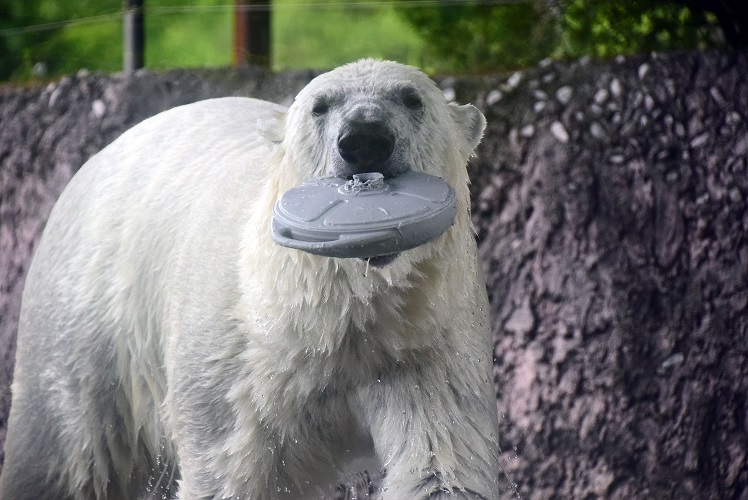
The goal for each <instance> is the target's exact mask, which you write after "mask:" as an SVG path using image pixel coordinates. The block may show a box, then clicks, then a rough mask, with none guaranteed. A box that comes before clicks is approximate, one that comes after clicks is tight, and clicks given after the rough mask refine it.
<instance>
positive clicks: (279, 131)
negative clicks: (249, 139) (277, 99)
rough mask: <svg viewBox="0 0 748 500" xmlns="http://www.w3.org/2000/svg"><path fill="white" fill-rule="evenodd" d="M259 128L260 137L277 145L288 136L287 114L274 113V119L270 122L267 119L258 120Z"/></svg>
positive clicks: (281, 112)
mask: <svg viewBox="0 0 748 500" xmlns="http://www.w3.org/2000/svg"><path fill="white" fill-rule="evenodd" d="M257 128H258V130H259V132H260V136H261V137H263V138H264V139H266V140H268V141H270V142H272V143H274V144H277V143H279V142H283V138H284V137H285V135H286V131H285V129H286V113H284V112H283V111H273V114H272V117H271V118H270V119H269V120H268V119H267V118H266V117H263V118H258V119H257Z"/></svg>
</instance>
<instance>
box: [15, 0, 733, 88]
mask: <svg viewBox="0 0 748 500" xmlns="http://www.w3.org/2000/svg"><path fill="white" fill-rule="evenodd" d="M271 1H272V6H273V11H272V16H271V19H272V31H271V32H272V37H273V40H272V44H271V46H272V51H273V53H272V61H273V68H274V69H278V70H280V69H286V68H318V69H323V68H331V67H334V66H337V65H339V64H342V63H345V62H348V61H351V60H354V59H357V58H360V57H377V58H383V59H394V60H398V61H400V62H404V63H408V64H413V65H416V66H420V67H422V68H424V69H425V70H427V71H429V72H432V73H433V72H442V73H459V72H485V71H495V70H504V69H508V68H513V67H522V66H528V65H531V64H534V63H536V62H537V61H539V60H541V59H543V58H547V57H552V58H576V57H580V56H583V55H591V56H595V57H610V56H613V55H616V54H630V53H636V52H648V51H653V50H655V51H666V50H671V49H685V50H689V49H701V48H707V47H715V46H720V44H722V43H723V41H722V39H721V38H720V34H721V32H720V30H719V27H718V24H717V21H716V18H715V16H713V15H709V14H704V13H703V11H700V10H693V9H689V8H688V7H686V6H684V5H685V4H689V5H706V4H703V3H699V2H695V0H627V1H625V2H623V1H617V0H492V1H485V0H484V1H480V0H474V1H470V0H466V1H464V2H456V1H444V2H428V6H419V5H416V4H415V3H414V2H412V1H402V0H390V1H389V2H372V1H370V0H346V1H341V0H309V1H307V2H305V1H304V0H271ZM734 1H736V2H738V1H743V0H734ZM144 3H145V9H146V11H145V23H146V25H145V32H146V42H145V47H146V54H145V63H146V66H147V67H150V68H160V69H163V68H173V67H185V66H186V67H189V66H223V65H229V64H231V37H232V32H233V1H232V0H144ZM122 10H123V3H122V0H77V1H75V2H64V1H60V0H0V80H7V79H15V80H28V79H30V78H33V73H34V71H33V69H34V66H35V64H37V63H40V62H43V63H44V64H45V65H46V68H47V75H46V76H47V77H56V76H58V75H61V74H65V73H74V72H76V71H77V70H78V69H80V68H88V69H91V70H103V71H111V72H114V71H119V70H120V69H121V67H122V48H123V47H122V46H123V41H122V39H123V33H122ZM71 20H72V21H71ZM60 21H68V22H63V23H59V22H60ZM44 23H53V24H52V25H48V26H42V27H38V25H40V24H44ZM54 23H58V24H54ZM29 27H32V28H29ZM17 28H22V29H17ZM39 28H41V29H39Z"/></svg>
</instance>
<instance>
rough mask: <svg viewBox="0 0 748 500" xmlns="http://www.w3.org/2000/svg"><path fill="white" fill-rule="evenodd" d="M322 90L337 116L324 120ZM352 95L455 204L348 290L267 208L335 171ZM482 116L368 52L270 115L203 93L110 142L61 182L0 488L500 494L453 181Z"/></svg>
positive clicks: (465, 219)
mask: <svg viewBox="0 0 748 500" xmlns="http://www.w3.org/2000/svg"><path fill="white" fill-rule="evenodd" d="M403 85H409V86H412V87H414V88H415V89H417V91H418V92H419V94H420V96H421V98H422V100H423V104H424V106H423V109H424V114H423V116H422V117H420V119H419V120H414V119H411V117H410V116H411V115H408V113H409V112H410V111H408V110H405V109H403V108H402V105H401V104H400V103H398V102H396V100H393V98H392V96H393V95H396V91H397V89H398V88H400V87H401V86H403ZM322 93H328V94H330V93H333V94H334V95H335V98H336V99H337V101H335V102H336V106H335V108H334V110H333V111H331V112H330V113H329V115H328V116H325V117H323V118H321V120H322V121H319V120H320V119H315V118H313V117H312V115H311V113H310V109H311V106H312V103H313V101H314V99H315V98H317V97H318V96H319V95H320V94H322ZM360 102H367V103H373V104H371V106H374V107H375V108H376V109H377V110H380V111H381V113H383V116H386V117H387V119H388V121H389V122H390V123H391V125H392V126H393V127H394V128H395V129H396V130H397V137H398V139H397V140H398V146H397V148H398V149H396V155H400V156H398V158H399V160H398V161H402V162H404V163H403V164H407V165H408V166H409V167H410V168H412V169H414V170H421V171H426V172H430V173H433V174H436V175H440V176H442V177H444V178H445V179H446V180H447V181H448V182H449V183H450V184H451V185H452V186H453V187H454V188H455V189H456V191H457V195H458V199H459V208H458V213H457V219H456V222H455V224H454V225H453V226H452V228H450V229H449V230H448V231H447V233H445V234H444V235H442V236H441V237H439V238H438V239H436V240H435V241H433V242H431V243H429V244H426V245H423V246H421V247H419V248H416V249H413V250H409V251H406V252H404V253H403V254H402V255H401V256H400V257H399V258H397V259H396V260H395V261H394V262H392V263H391V264H389V265H388V266H385V267H382V268H372V269H370V270H369V271H368V273H366V275H364V268H365V264H364V263H363V262H362V261H360V260H355V259H332V258H326V257H318V256H314V255H310V254H306V253H303V252H300V251H297V250H291V249H287V248H284V247H280V246H278V245H276V244H275V243H273V242H272V240H271V239H270V236H269V224H270V217H271V214H272V207H273V205H274V203H275V202H276V200H277V199H278V198H279V196H280V195H281V194H282V193H283V192H285V191H286V190H287V189H289V188H291V187H294V186H297V185H298V184H300V183H301V182H303V181H305V180H308V179H311V178H313V177H317V176H319V175H323V174H325V173H329V172H330V171H331V169H332V168H334V161H333V160H331V159H330V158H334V156H333V152H332V151H331V150H332V149H334V134H335V130H336V127H338V126H339V124H340V123H341V122H342V121H344V120H345V119H346V116H348V115H347V113H348V112H349V111H350V110H351V109H352V107H353V106H356V105H357V104H356V103H360ZM315 120H317V121H315ZM484 125H485V121H484V119H483V117H482V115H480V113H479V112H478V111H477V110H476V109H475V108H473V107H472V106H456V105H451V104H447V103H446V102H445V101H444V98H443V97H442V95H441V92H440V91H439V90H438V88H437V87H436V86H435V85H434V84H433V83H432V82H431V81H430V80H429V79H428V78H426V77H425V76H424V75H422V74H421V73H420V72H418V71H417V70H415V69H413V68H409V67H406V66H402V65H398V64H395V63H381V62H375V61H371V60H364V61H360V62H358V63H354V64H352V65H348V66H344V67H342V68H339V69H338V70H335V71H333V72H330V73H328V74H325V75H322V76H320V77H318V78H317V79H315V80H314V81H313V82H312V83H310V84H309V86H308V87H307V88H305V89H304V90H303V91H302V92H301V93H300V94H299V96H298V97H297V99H296V101H295V103H294V104H293V105H292V106H291V108H290V109H289V110H288V111H287V112H286V110H285V109H283V108H281V107H279V106H276V105H272V104H269V103H265V102H262V101H257V100H253V99H244V98H225V99H215V100H208V101H203V102H200V103H196V104H192V105H188V106H183V107H180V108H176V109H173V110H171V111H167V112H165V113H162V114H160V115H157V116H156V117H154V118H151V119H149V120H146V121H145V122H143V123H142V124H140V125H138V126H136V127H135V128H133V129H132V130H130V131H128V132H127V133H125V134H123V135H122V137H120V138H119V139H118V140H116V141H115V142H114V143H113V144H112V145H110V146H109V147H107V148H106V149H105V150H103V151H102V152H101V153H99V154H98V155H96V156H95V157H94V158H92V159H91V160H90V161H89V162H88V163H87V164H86V165H85V166H84V167H83V168H82V169H81V170H80V172H79V173H78V174H77V175H76V176H75V177H74V179H73V180H72V181H71V183H70V185H69V186H68V187H67V188H66V190H65V192H64V193H63V195H62V196H61V198H60V200H59V202H58V203H57V205H56V206H55V208H54V210H53V213H52V215H51V217H50V220H49V223H48V226H47V228H46V230H45V233H44V236H43V239H42V242H41V244H40V246H39V249H38V251H37V254H36V256H35V258H34V262H33V264H32V267H31V270H30V272H29V276H28V278H27V285H26V290H25V292H24V299H23V301H24V302H23V309H22V314H21V324H20V329H19V337H18V354H17V362H16V363H17V364H16V372H15V381H14V385H13V406H12V410H11V418H10V426H9V431H8V437H7V441H6V452H7V456H6V465H5V470H4V471H3V475H2V478H1V479H0V497H2V498H4V499H8V500H10V499H11V498H13V499H16V498H66V497H67V498H91V497H96V498H123V499H125V498H127V499H129V498H135V497H136V496H137V495H143V491H144V490H149V491H154V490H157V491H166V492H167V493H168V492H169V491H171V492H173V491H175V490H177V491H178V493H177V494H178V496H179V498H182V499H193V498H224V497H232V498H251V499H255V500H265V499H272V498H302V497H307V498H315V496H316V495H318V492H319V489H318V488H321V487H325V486H326V485H329V484H331V483H332V482H333V481H334V480H335V479H336V475H337V474H339V473H340V471H341V470H342V469H344V468H345V466H346V462H349V463H351V462H353V461H354V460H357V459H358V458H360V457H362V456H363V457H364V458H365V457H366V456H367V455H371V456H372V457H374V459H375V460H376V462H375V463H378V464H379V465H380V466H383V467H384V468H385V469H386V471H387V473H386V479H385V484H384V487H383V492H382V496H383V498H384V499H385V500H412V499H426V498H437V497H440V496H441V495H446V494H447V492H450V493H451V495H449V498H473V499H476V498H483V499H495V498H497V497H498V485H497V481H498V461H497V451H498V446H497V440H498V437H497V415H496V406H495V400H494V391H493V382H492V374H491V366H492V356H491V352H492V349H491V339H490V333H489V324H488V318H487V304H486V293H485V285H484V281H483V278H482V275H481V272H480V267H479V264H478V260H477V253H476V245H475V241H474V236H473V233H472V230H471V226H470V218H469V191H468V188H467V183H468V177H467V172H466V163H467V158H468V156H469V155H470V154H472V151H473V149H474V148H475V146H476V145H477V143H478V141H479V140H480V136H481V134H482V130H483V127H484ZM356 463H359V462H356ZM177 468H178V470H179V471H180V473H181V479H179V481H178V489H177V487H176V484H175V482H176V481H175V480H174V479H173V478H172V484H170V485H169V484H166V483H167V482H168V481H169V479H168V478H169V477H170V474H171V472H172V471H174V470H176V469H177ZM159 478H161V482H160V483H159ZM156 483H159V484H158V485H156ZM159 488H161V490H159ZM440 492H441V493H440ZM429 495H432V496H429Z"/></svg>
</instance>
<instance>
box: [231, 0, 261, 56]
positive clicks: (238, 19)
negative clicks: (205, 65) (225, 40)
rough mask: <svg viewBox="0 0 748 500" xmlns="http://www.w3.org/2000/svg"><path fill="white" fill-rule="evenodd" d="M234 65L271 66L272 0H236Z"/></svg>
mask: <svg viewBox="0 0 748 500" xmlns="http://www.w3.org/2000/svg"><path fill="white" fill-rule="evenodd" d="M234 8H235V11H234V51H233V52H234V65H235V66H242V65H245V64H247V63H250V64H255V65H258V66H263V67H266V68H267V67H270V0H234Z"/></svg>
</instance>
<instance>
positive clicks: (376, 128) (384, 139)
mask: <svg viewBox="0 0 748 500" xmlns="http://www.w3.org/2000/svg"><path fill="white" fill-rule="evenodd" d="M394 149H395V136H394V135H393V134H392V132H391V131H390V130H389V129H388V128H387V127H386V126H385V125H384V124H382V123H380V122H359V123H352V124H349V125H347V126H345V127H344V128H343V130H342V131H341V133H340V136H339V137H338V151H339V152H340V156H341V158H343V160H345V161H346V163H348V164H349V165H351V166H354V167H363V166H369V165H376V164H378V163H382V162H384V161H386V160H387V159H388V158H389V157H390V156H392V151H394Z"/></svg>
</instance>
